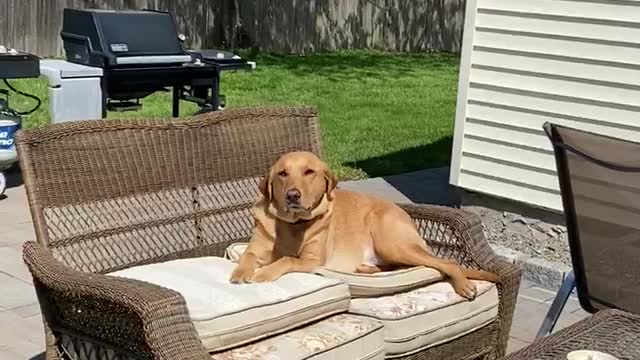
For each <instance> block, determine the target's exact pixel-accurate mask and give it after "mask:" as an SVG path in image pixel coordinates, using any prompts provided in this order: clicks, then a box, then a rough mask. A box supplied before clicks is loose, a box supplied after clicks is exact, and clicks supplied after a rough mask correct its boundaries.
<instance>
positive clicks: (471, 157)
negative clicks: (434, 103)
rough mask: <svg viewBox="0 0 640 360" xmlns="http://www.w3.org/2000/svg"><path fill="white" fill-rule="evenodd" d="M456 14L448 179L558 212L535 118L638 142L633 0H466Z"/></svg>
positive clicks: (638, 56) (636, 7) (638, 42)
mask: <svg viewBox="0 0 640 360" xmlns="http://www.w3.org/2000/svg"><path fill="white" fill-rule="evenodd" d="M466 14H467V16H466V19H465V30H464V37H463V50H462V58H461V69H460V80H459V92H458V104H457V113H456V123H455V134H454V144H453V154H452V166H451V173H450V183H451V184H452V185H455V186H458V187H460V188H463V189H466V190H470V191H474V192H478V193H483V194H488V195H492V196H496V197H501V198H506V199H511V200H516V201H519V202H523V203H526V204H530V205H533V206H537V207H543V208H546V209H551V210H562V204H561V199H560V195H559V187H558V180H557V176H556V168H555V162H554V157H553V152H552V147H551V143H550V141H549V140H548V138H547V137H546V135H545V134H544V132H543V131H542V125H543V123H544V122H546V121H549V122H553V123H557V124H562V125H565V126H569V127H575V128H579V129H584V130H588V131H594V132H598V133H602V134H605V135H610V136H615V137H619V138H623V139H628V140H634V141H640V1H637V0H469V1H468V2H467V9H466ZM639 187H640V186H639ZM601 200H602V199H601ZM639 207H640V206H639Z"/></svg>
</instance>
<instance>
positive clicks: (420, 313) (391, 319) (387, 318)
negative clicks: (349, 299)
mask: <svg viewBox="0 0 640 360" xmlns="http://www.w3.org/2000/svg"><path fill="white" fill-rule="evenodd" d="M493 286H495V285H493ZM493 286H490V287H489V288H487V290H485V291H484V292H482V294H478V295H477V296H480V295H484V294H486V293H487V292H489V291H490V290H491V289H493ZM477 296H476V298H477ZM463 301H465V300H463ZM461 302H462V301H458V302H455V303H451V304H444V305H443V306H440V307H436V308H433V309H430V310H429V311H421V312H418V313H415V314H410V315H407V316H403V317H397V318H389V317H380V316H376V315H371V314H364V313H360V312H351V310H349V312H350V313H351V314H355V315H362V316H368V317H371V318H374V319H376V320H386V321H397V320H404V319H409V318H412V317H415V316H419V315H424V314H428V313H430V312H433V311H436V310H442V309H446V308H448V307H451V306H455V305H458V304H460V303H461Z"/></svg>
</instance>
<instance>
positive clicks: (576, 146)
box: [545, 124, 640, 313]
mask: <svg viewBox="0 0 640 360" xmlns="http://www.w3.org/2000/svg"><path fill="white" fill-rule="evenodd" d="M545 130H546V132H547V134H548V135H549V137H550V138H551V141H552V143H553V148H554V151H555V155H556V160H557V162H556V163H557V169H558V175H559V180H560V189H561V193H562V199H563V205H564V212H565V218H566V221H567V230H568V234H569V245H570V248H571V257H572V260H573V268H574V272H575V276H576V286H577V289H578V295H579V298H580V302H581V304H582V306H583V307H584V308H585V309H587V310H589V311H592V312H593V311H597V310H602V309H605V308H609V307H611V308H619V309H623V310H626V311H630V312H635V313H640V143H634V142H629V141H624V140H620V139H616V138H611V137H606V136H603V135H599V134H594V133H590V132H585V131H581V130H577V129H573V128H568V127H563V126H558V125H554V124H545Z"/></svg>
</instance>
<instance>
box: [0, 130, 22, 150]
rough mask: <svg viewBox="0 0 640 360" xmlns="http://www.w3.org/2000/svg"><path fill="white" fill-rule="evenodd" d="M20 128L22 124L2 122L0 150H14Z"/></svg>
mask: <svg viewBox="0 0 640 360" xmlns="http://www.w3.org/2000/svg"><path fill="white" fill-rule="evenodd" d="M19 128H20V125H18V124H12V125H4V124H0V151H2V150H13V149H14V148H15V140H14V137H15V135H16V132H17V131H18V130H19Z"/></svg>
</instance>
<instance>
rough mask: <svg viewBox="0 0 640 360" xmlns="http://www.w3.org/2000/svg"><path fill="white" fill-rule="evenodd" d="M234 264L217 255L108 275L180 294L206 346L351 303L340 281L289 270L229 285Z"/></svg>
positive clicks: (271, 330)
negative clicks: (257, 280) (278, 275)
mask: <svg viewBox="0 0 640 360" xmlns="http://www.w3.org/2000/svg"><path fill="white" fill-rule="evenodd" d="M235 266H236V264H234V263H233V262H231V261H229V260H227V259H223V258H218V257H202V258H194V259H183V260H174V261H168V262H164V263H158V264H150V265H143V266H137V267H133V268H130V269H126V270H122V271H118V272H114V273H112V274H110V275H112V276H121V277H125V278H131V279H138V280H142V281H147V282H150V283H153V284H157V285H160V286H163V287H166V288H169V289H173V290H175V291H177V292H179V293H180V294H181V295H182V296H183V297H184V298H185V301H186V303H187V308H188V310H189V313H190V316H191V319H192V321H193V323H194V325H195V327H196V330H197V331H198V334H199V336H200V339H201V340H202V343H203V344H204V346H205V347H206V348H207V349H208V350H210V351H220V350H223V349H228V348H231V347H235V346H239V345H242V344H245V343H247V342H250V341H254V340H257V339H261V338H264V337H267V336H271V335H274V334H279V333H282V332H285V331H288V330H289V329H292V328H294V327H297V326H300V325H303V324H307V323H309V322H312V321H315V320H317V319H321V318H325V317H327V316H330V315H332V314H336V313H340V312H345V311H346V310H347V309H348V307H349V300H350V297H349V289H348V286H347V285H346V284H344V283H341V282H340V281H338V280H335V279H330V278H325V277H322V276H318V275H313V274H302V273H293V274H287V275H285V276H283V277H281V278H280V279H278V280H276V281H275V282H272V283H263V284H242V285H238V284H231V283H230V282H229V276H230V275H231V272H232V271H233V269H234V268H235Z"/></svg>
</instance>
